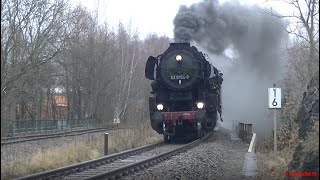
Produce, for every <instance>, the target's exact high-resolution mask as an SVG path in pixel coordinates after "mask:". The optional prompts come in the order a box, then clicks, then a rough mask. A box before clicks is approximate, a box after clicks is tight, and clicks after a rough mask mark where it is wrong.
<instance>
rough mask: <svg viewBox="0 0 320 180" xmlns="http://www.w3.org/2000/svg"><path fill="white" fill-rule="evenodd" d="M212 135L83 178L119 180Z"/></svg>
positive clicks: (86, 179)
mask: <svg viewBox="0 0 320 180" xmlns="http://www.w3.org/2000/svg"><path fill="white" fill-rule="evenodd" d="M211 134H212V132H211V133H209V134H207V135H206V136H205V137H203V138H201V139H198V140H195V141H193V142H190V143H188V144H186V145H184V146H182V147H179V148H177V149H174V150H172V151H169V152H166V153H162V154H160V155H158V156H155V157H151V158H148V159H145V160H142V161H139V162H137V163H134V164H130V165H127V166H124V167H120V168H117V169H114V170H112V171H108V172H104V173H101V174H98V175H94V176H92V177H89V178H85V180H99V179H119V178H121V177H122V176H126V175H128V174H131V173H133V172H137V171H140V170H142V169H145V168H147V167H150V166H153V165H155V164H158V163H160V162H162V161H165V160H167V159H169V158H170V157H172V156H174V155H176V154H179V153H181V152H185V151H187V150H188V149H190V148H192V147H195V146H197V145H198V144H200V143H201V142H202V141H204V140H205V139H207V138H208V137H210V135H211Z"/></svg>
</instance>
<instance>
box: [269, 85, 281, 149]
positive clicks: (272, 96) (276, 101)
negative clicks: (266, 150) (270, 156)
mask: <svg viewBox="0 0 320 180" xmlns="http://www.w3.org/2000/svg"><path fill="white" fill-rule="evenodd" d="M268 94H269V109H273V126H274V127H273V128H274V129H273V139H274V152H277V119H276V109H280V108H281V88H276V84H273V88H269V89H268Z"/></svg>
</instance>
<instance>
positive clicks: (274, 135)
mask: <svg viewBox="0 0 320 180" xmlns="http://www.w3.org/2000/svg"><path fill="white" fill-rule="evenodd" d="M273 128H274V130H273V139H274V152H275V153H276V152H277V119H276V109H273Z"/></svg>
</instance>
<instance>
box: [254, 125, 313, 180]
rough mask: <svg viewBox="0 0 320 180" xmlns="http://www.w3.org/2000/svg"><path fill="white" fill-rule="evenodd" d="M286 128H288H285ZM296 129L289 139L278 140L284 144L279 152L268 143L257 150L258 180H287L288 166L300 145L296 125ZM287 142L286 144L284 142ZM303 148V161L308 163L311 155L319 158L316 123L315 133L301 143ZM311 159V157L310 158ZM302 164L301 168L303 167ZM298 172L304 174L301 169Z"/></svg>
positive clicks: (309, 134) (282, 130) (311, 133)
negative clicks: (275, 151) (274, 150)
mask: <svg viewBox="0 0 320 180" xmlns="http://www.w3.org/2000/svg"><path fill="white" fill-rule="evenodd" d="M283 127H284V128H286V127H288V126H286V125H285V126H283ZM294 127H295V128H294V129H291V131H290V132H291V133H290V136H287V137H290V138H289V139H284V138H278V140H280V142H279V144H282V145H283V146H282V148H281V149H280V150H279V151H278V152H277V153H274V152H273V149H272V148H273V145H270V142H267V145H266V146H264V147H262V148H261V147H260V148H259V149H258V150H257V156H258V158H259V163H258V170H259V171H258V174H257V177H256V179H262V180H264V179H265V180H267V179H285V178H286V176H285V173H286V172H287V171H288V165H289V163H290V162H291V160H292V157H293V153H294V152H295V150H296V147H297V146H298V145H299V143H300V140H299V138H298V126H297V125H296V124H295V125H294ZM284 132H285V133H286V134H287V133H288V132H289V131H288V130H287V129H285V130H284V129H281V133H284ZM282 141H285V142H282ZM301 143H302V146H303V151H302V154H303V156H302V159H303V160H302V161H304V160H305V161H308V157H307V156H310V154H313V155H312V157H314V156H317V155H318V156H319V123H318V122H316V123H315V125H314V128H313V131H311V132H309V133H308V136H307V139H306V140H304V141H301ZM309 158H310V157H309ZM302 164H303V163H302V162H301V166H302ZM296 172H302V170H301V167H300V168H299V169H297V171H296ZM291 178H292V179H299V178H301V177H291Z"/></svg>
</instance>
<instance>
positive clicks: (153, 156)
mask: <svg viewBox="0 0 320 180" xmlns="http://www.w3.org/2000/svg"><path fill="white" fill-rule="evenodd" d="M211 134H212V133H209V134H207V135H206V136H205V137H203V138H202V139H198V140H195V141H193V142H190V143H188V144H165V143H163V142H162V143H158V144H153V145H148V146H144V147H140V148H136V149H133V150H128V151H125V152H121V153H117V154H114V155H109V156H105V157H102V158H99V159H95V160H91V161H87V162H83V163H79V164H75V165H71V166H67V167H62V168H58V169H54V170H50V171H45V172H41V173H38V174H34V175H30V176H26V177H22V178H19V179H18V180H36V179H42V180H43V179H45V180H46V179H65V180H75V179H77V180H78V179H86V180H89V179H119V178H121V177H124V176H127V175H129V174H131V173H134V172H138V171H140V170H143V169H145V168H148V167H150V166H153V165H155V164H157V163H160V162H162V161H165V160H167V159H169V158H170V157H171V156H174V155H176V154H179V153H181V152H184V151H186V150H188V149H190V148H192V147H194V146H196V145H198V144H200V143H201V142H202V141H204V140H205V139H207V138H208V137H209V136H210V135H211Z"/></svg>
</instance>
